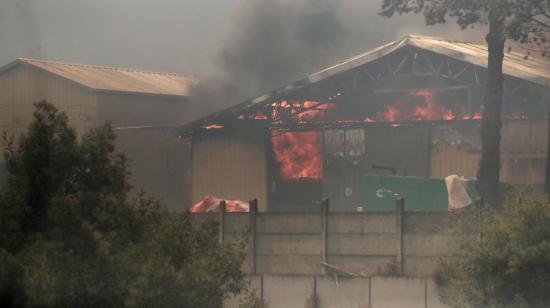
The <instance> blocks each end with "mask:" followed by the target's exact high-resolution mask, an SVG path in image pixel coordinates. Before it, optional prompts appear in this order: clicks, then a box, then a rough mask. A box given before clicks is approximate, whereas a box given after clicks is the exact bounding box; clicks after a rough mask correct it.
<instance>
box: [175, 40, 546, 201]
mask: <svg viewBox="0 0 550 308" xmlns="http://www.w3.org/2000/svg"><path fill="white" fill-rule="evenodd" d="M486 68H487V48H486V46H484V45H478V44H471V43H465V42H458V41H451V40H445V39H441V38H433V37H424V36H416V35H410V36H407V37H405V38H403V39H401V40H398V41H394V42H391V43H389V44H386V45H383V46H380V47H378V48H376V49H374V50H371V51H368V52H366V53H363V54H360V55H358V56H355V57H353V58H351V59H347V60H345V61H343V62H341V63H338V64H336V65H334V66H332V67H329V68H327V69H325V70H322V71H320V72H317V73H314V74H312V75H309V76H307V77H305V78H303V79H301V80H298V81H296V82H293V83H290V84H288V85H285V86H283V87H281V88H279V89H276V90H273V91H271V92H269V93H266V94H264V95H261V96H258V97H256V98H253V99H250V100H247V101H245V102H243V103H241V104H238V105H235V106H232V107H230V108H228V109H225V110H223V111H220V112H216V113H214V114H211V115H208V116H206V117H203V118H201V119H199V120H196V121H193V122H191V123H188V124H186V125H183V126H180V127H179V128H178V134H179V136H180V138H182V139H189V138H190V139H191V140H192V147H193V150H192V160H193V169H192V191H193V193H192V196H193V201H194V202H196V201H198V200H201V199H202V198H204V196H207V195H213V196H216V197H219V198H226V199H240V200H248V199H252V198H257V199H258V203H259V209H260V210H263V211H308V210H310V209H315V210H317V209H318V208H317V206H315V204H316V202H317V201H318V200H320V199H321V198H322V197H327V198H329V199H330V200H331V211H354V210H355V209H356V208H357V206H362V205H363V204H364V200H365V198H366V196H365V187H364V185H365V184H364V177H365V175H391V174H394V173H395V174H396V175H402V176H416V177H423V178H442V177H445V176H447V175H450V174H458V175H461V176H465V177H470V178H474V177H475V176H476V172H477V168H478V163H479V159H480V153H481V151H480V149H481V145H480V137H479V130H480V123H481V121H480V119H481V116H482V111H483V110H482V106H481V102H482V98H483V93H484V91H485V84H486V76H487V72H486ZM503 69H504V74H505V78H504V98H503V99H504V100H503V107H502V112H503V114H502V118H503V127H502V148H501V152H502V168H501V181H502V182H506V183H511V184H521V185H533V186H538V185H540V184H542V183H543V182H544V170H545V159H546V152H547V138H548V128H547V115H548V102H549V101H550V99H549V97H550V96H549V89H550V63H549V62H547V61H545V60H542V59H538V58H535V57H532V56H526V55H525V54H524V53H521V52H516V51H507V52H506V53H505V58H504V66H503Z"/></svg>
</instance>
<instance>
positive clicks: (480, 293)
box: [439, 192, 550, 307]
mask: <svg viewBox="0 0 550 308" xmlns="http://www.w3.org/2000/svg"><path fill="white" fill-rule="evenodd" d="M483 217H484V224H483V238H482V240H481V241H479V240H478V237H476V236H466V237H465V239H466V240H465V242H464V244H463V246H462V248H461V249H460V253H459V254H458V256H457V258H456V259H455V260H453V261H449V262H445V263H443V270H442V272H441V276H440V279H439V284H440V286H441V288H440V291H441V292H440V294H441V296H442V298H443V300H444V301H446V302H447V303H449V304H451V305H453V306H455V307H549V306H550V293H549V292H548V290H550V203H548V201H547V199H546V198H545V197H544V196H541V195H536V194H533V193H528V192H522V193H514V194H513V195H511V196H510V197H509V198H508V200H507V202H506V208H505V209H504V210H502V211H496V210H485V211H484V213H483Z"/></svg>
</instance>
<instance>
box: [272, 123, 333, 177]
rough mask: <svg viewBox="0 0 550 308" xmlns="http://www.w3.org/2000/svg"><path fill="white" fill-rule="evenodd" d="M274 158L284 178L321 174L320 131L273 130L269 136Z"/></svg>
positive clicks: (319, 175) (320, 175) (317, 175)
mask: <svg viewBox="0 0 550 308" xmlns="http://www.w3.org/2000/svg"><path fill="white" fill-rule="evenodd" d="M271 143H272V145H273V152H274V154H275V160H276V161H277V162H278V163H279V164H280V175H281V178H283V179H284V180H295V179H300V178H310V179H314V180H320V179H321V177H322V175H323V160H322V153H323V152H322V134H321V133H320V132H284V133H278V132H275V133H274V134H273V136H272V138H271Z"/></svg>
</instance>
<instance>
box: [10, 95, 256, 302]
mask: <svg viewBox="0 0 550 308" xmlns="http://www.w3.org/2000/svg"><path fill="white" fill-rule="evenodd" d="M114 138H115V135H114V133H113V131H112V130H111V128H110V127H108V126H106V127H102V128H98V129H95V130H93V131H91V132H90V133H88V134H86V135H84V136H82V137H81V138H80V140H79V138H77V136H76V133H75V132H74V130H72V129H71V128H70V127H69V125H68V120H67V116H66V115H65V114H64V113H61V112H59V111H57V110H56V109H55V107H53V105H51V104H49V103H47V102H40V103H37V104H36V111H35V113H34V122H33V123H32V124H31V126H30V128H29V130H28V133H27V134H26V135H24V136H23V137H22V138H21V140H20V141H19V142H17V143H15V142H13V139H12V140H10V139H8V138H4V141H5V143H6V151H5V158H6V166H7V170H8V172H9V178H8V180H7V183H6V186H5V189H4V190H3V191H2V192H1V193H0V301H1V302H2V304H4V305H5V306H45V307H53V306H55V307H57V306H66V307H83V306H94V307H113V306H116V307H121V306H132V307H135V306H162V307H170V306H178V307H219V306H220V305H221V302H222V300H223V299H224V298H225V297H227V296H229V295H231V294H235V293H239V292H240V291H241V289H242V287H243V282H242V281H243V274H242V272H241V270H240V266H241V263H242V260H243V259H244V255H243V251H244V250H243V247H244V246H243V245H244V244H245V243H244V242H243V241H241V242H238V243H234V244H219V243H218V224H217V223H216V221H215V220H213V219H208V220H206V221H204V222H196V221H193V220H192V219H191V216H190V215H189V214H188V213H183V214H174V213H170V212H168V211H166V210H164V209H163V208H161V207H160V206H159V204H158V202H157V201H155V200H153V199H150V198H146V197H145V195H144V194H143V193H142V194H140V195H139V196H138V197H136V198H133V199H132V200H130V198H129V196H128V193H129V192H130V185H129V184H128V181H127V180H128V176H129V173H128V162H127V160H126V158H125V157H124V156H122V155H117V154H115V152H114V146H113V141H114Z"/></svg>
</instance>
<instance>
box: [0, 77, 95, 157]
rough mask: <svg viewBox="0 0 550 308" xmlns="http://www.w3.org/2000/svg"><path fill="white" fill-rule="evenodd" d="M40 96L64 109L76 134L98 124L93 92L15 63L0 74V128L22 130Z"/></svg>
mask: <svg viewBox="0 0 550 308" xmlns="http://www.w3.org/2000/svg"><path fill="white" fill-rule="evenodd" d="M43 99H46V100H47V101H49V102H51V103H52V104H54V105H55V106H57V107H58V108H59V109H61V110H63V111H65V112H66V113H67V115H68V117H69V121H70V123H71V125H72V126H73V127H75V128H76V130H77V132H78V133H79V135H81V134H82V133H84V132H86V131H88V130H89V129H90V128H92V127H95V126H97V124H98V117H97V114H98V100H97V97H96V96H95V94H94V93H92V92H91V91H88V90H86V89H85V88H83V87H81V86H78V85H76V84H73V83H71V82H69V81H66V80H63V79H61V78H59V77H56V76H54V75H51V74H49V73H46V72H43V71H40V70H37V69H32V68H29V67H27V66H16V67H14V68H13V69H11V70H8V71H5V72H3V73H2V74H0V131H2V132H4V131H5V132H8V134H13V135H15V136H19V135H20V134H22V133H23V132H25V131H26V129H27V127H28V125H29V124H30V122H31V121H32V113H33V111H34V106H33V103H35V102H37V101H40V100H43ZM0 159H1V158H0Z"/></svg>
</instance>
